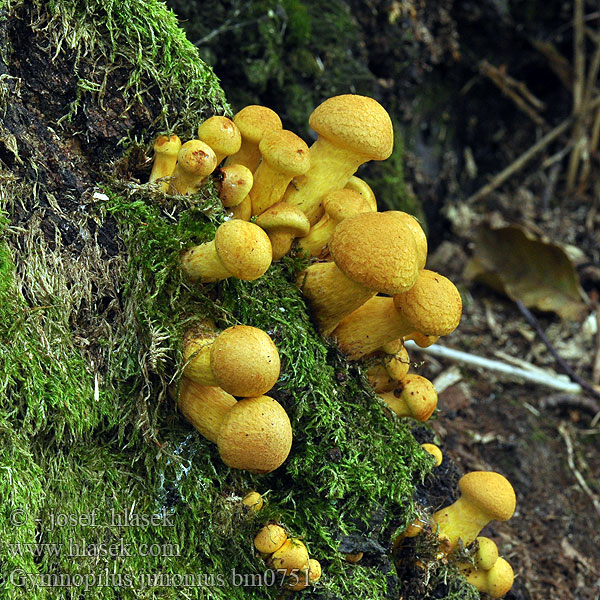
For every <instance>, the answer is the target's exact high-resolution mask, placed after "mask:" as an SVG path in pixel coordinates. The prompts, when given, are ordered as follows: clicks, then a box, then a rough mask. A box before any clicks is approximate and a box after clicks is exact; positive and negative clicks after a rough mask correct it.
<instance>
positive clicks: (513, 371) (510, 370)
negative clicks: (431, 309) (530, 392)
mask: <svg viewBox="0 0 600 600" xmlns="http://www.w3.org/2000/svg"><path fill="white" fill-rule="evenodd" d="M404 345H405V346H406V349H407V350H409V351H411V352H412V351H415V350H417V351H418V352H423V353H424V354H431V355H432V356H437V357H440V358H448V359H450V360H454V361H459V362H462V363H464V364H466V365H470V366H473V367H481V368H483V369H489V370H490V371H495V372H496V373H502V374H504V375H507V376H508V377H512V378H518V379H524V380H525V381H528V382H530V383H536V384H538V385H544V386H546V387H549V388H553V389H555V390H561V391H564V392H569V393H570V394H580V393H581V391H582V388H581V386H580V385H579V384H578V383H574V382H573V381H571V380H570V379H568V378H567V377H566V376H558V375H556V374H555V373H540V372H539V371H538V370H534V371H533V370H532V371H530V370H527V369H521V368H519V367H513V366H512V365H509V364H507V363H504V362H500V361H499V360H492V359H489V358H484V357H482V356H476V355H475V354H469V353H468V352H462V351H461V350H454V349H453V348H447V347H446V346H439V345H438V344H433V345H431V346H429V347H428V348H420V347H419V346H417V344H415V343H414V342H413V341H412V340H407V341H406V342H404Z"/></svg>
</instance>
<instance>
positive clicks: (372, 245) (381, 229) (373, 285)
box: [329, 212, 419, 294]
mask: <svg viewBox="0 0 600 600" xmlns="http://www.w3.org/2000/svg"><path fill="white" fill-rule="evenodd" d="M329 251H330V252H331V255H332V257H333V260H334V261H335V264H336V265H337V266H338V268H339V269H340V270H341V271H342V272H343V273H344V274H345V275H346V276H347V277H349V278H350V279H352V280H353V281H356V282H357V283H360V284H362V285H364V286H365V287H366V288H368V289H370V290H376V291H378V292H382V293H385V294H398V293H400V292H406V291H408V290H410V288H411V287H412V286H413V284H414V283H415V281H416V280H417V276H418V274H419V271H418V268H417V258H418V254H417V247H416V243H415V239H414V236H413V234H412V233H411V232H410V230H409V229H408V227H406V225H404V224H403V223H401V222H400V220H399V219H396V218H395V217H394V216H392V215H389V214H388V213H385V212H383V213H375V212H367V213H361V214H359V215H355V216H354V217H349V218H348V219H344V220H343V221H342V222H341V223H340V224H339V225H338V226H337V227H336V228H335V233H334V234H333V236H332V237H331V240H330V242H329Z"/></svg>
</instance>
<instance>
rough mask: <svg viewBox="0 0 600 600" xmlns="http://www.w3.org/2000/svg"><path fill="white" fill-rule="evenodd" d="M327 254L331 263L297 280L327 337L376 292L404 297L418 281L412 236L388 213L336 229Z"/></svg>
mask: <svg viewBox="0 0 600 600" xmlns="http://www.w3.org/2000/svg"><path fill="white" fill-rule="evenodd" d="M329 251H330V252H331V256H332V258H333V262H328V263H315V264H312V265H310V266H309V267H308V268H307V269H306V270H305V271H304V272H303V273H301V274H300V275H299V277H298V282H299V285H300V287H301V290H302V293H303V294H304V296H305V297H306V298H307V300H308V302H309V303H310V305H311V308H312V313H313V316H314V318H315V320H316V321H317V324H318V326H319V328H320V329H321V331H322V332H323V333H324V334H325V335H329V334H330V333H331V332H332V331H333V329H334V328H335V327H336V326H337V325H338V323H339V322H340V321H341V320H342V319H344V317H346V316H347V315H349V314H350V313H352V312H353V311H354V310H356V309H357V308H358V307H360V306H361V305H362V304H364V303H365V302H367V300H369V299H370V298H372V297H373V296H374V295H375V294H376V293H377V292H378V291H379V292H382V293H386V294H397V293H400V292H406V291H408V290H410V288H411V287H412V286H413V284H414V283H415V281H416V279H417V276H418V269H417V250H416V244H415V240H414V236H413V235H412V233H411V232H410V230H409V229H408V228H407V227H406V226H405V225H403V224H402V223H401V222H400V221H399V220H398V219H396V218H394V217H393V216H390V215H388V214H387V213H374V212H368V213H362V214H359V215H355V216H354V217H349V218H348V219H345V220H344V221H342V222H341V223H340V224H339V225H338V226H337V227H336V229H335V233H334V234H333V237H332V238H331V241H330V242H329ZM412 329H414V327H413V328H411V331H412ZM395 337H399V336H395ZM385 341H386V340H383V342H381V343H379V344H377V345H376V346H375V347H374V348H372V350H375V349H376V348H378V347H379V346H381V345H382V343H384V342H385ZM372 350H371V351H372Z"/></svg>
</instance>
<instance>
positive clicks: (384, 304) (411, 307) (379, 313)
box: [333, 213, 462, 360]
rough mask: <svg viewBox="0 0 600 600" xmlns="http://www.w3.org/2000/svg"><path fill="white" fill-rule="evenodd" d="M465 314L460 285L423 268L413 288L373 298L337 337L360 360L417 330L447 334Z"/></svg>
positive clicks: (343, 324) (342, 326)
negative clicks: (457, 287)
mask: <svg viewBox="0 0 600 600" xmlns="http://www.w3.org/2000/svg"><path fill="white" fill-rule="evenodd" d="M368 214H372V213H368ZM382 214H385V213H382ZM346 222H347V221H344V223H346ZM344 223H342V224H341V225H340V227H341V226H343V224H344ZM403 226H404V225H403ZM461 314H462V301H461V298H460V294H459V292H458V290H457V289H456V286H455V285H454V284H453V283H452V282H451V281H450V280H449V279H447V278H446V277H444V276H443V275H440V274H439V273H435V272H433V271H428V270H427V269H422V270H421V271H420V272H419V276H418V277H417V279H416V282H415V284H414V285H413V286H412V287H411V289H410V290H409V291H407V292H404V293H399V294H396V295H395V296H394V297H393V298H386V297H382V296H378V297H375V298H371V299H369V301H368V302H366V303H365V304H363V305H362V306H360V307H359V308H357V309H356V310H355V311H354V312H353V313H352V314H351V315H349V316H348V317H346V318H345V319H344V320H343V321H342V322H341V323H340V324H339V325H338V326H337V327H336V328H335V331H334V332H333V337H335V338H337V342H338V346H339V347H340V349H341V350H342V351H343V352H345V353H346V354H347V355H348V357H349V358H350V359H351V360H357V359H359V358H361V357H362V356H364V355H365V354H369V353H370V352H373V351H375V350H376V349H377V348H379V347H380V346H382V345H383V344H385V343H386V342H388V341H391V340H395V339H397V338H402V337H404V336H407V335H410V334H413V333H414V332H415V331H418V332H420V333H422V334H424V335H436V336H440V335H447V334H449V333H451V332H452V331H454V330H455V329H456V327H457V326H458V323H459V321H460V317H461Z"/></svg>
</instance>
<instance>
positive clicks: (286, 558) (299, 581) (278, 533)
mask: <svg viewBox="0 0 600 600" xmlns="http://www.w3.org/2000/svg"><path fill="white" fill-rule="evenodd" d="M254 547H255V548H256V550H257V551H258V552H260V554H261V556H262V557H263V558H264V559H265V561H266V563H267V565H268V566H270V567H271V568H272V569H275V570H276V571H277V572H278V573H281V574H284V575H285V576H286V577H287V582H286V583H285V588H286V589H288V590H291V591H295V592H299V591H300V590H303V589H305V588H307V587H308V586H309V585H313V584H314V583H316V582H317V581H318V580H319V579H320V578H321V564H320V563H319V561H318V560H316V559H315V558H310V557H309V555H308V549H307V548H306V545H305V544H304V542H303V541H302V540H301V539H299V538H294V537H292V538H290V537H288V535H287V532H286V530H285V529H284V528H283V527H282V526H281V525H279V524H278V523H267V524H266V525H265V526H264V527H263V528H262V529H261V530H260V531H259V532H258V533H257V534H256V536H255V538H254Z"/></svg>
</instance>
